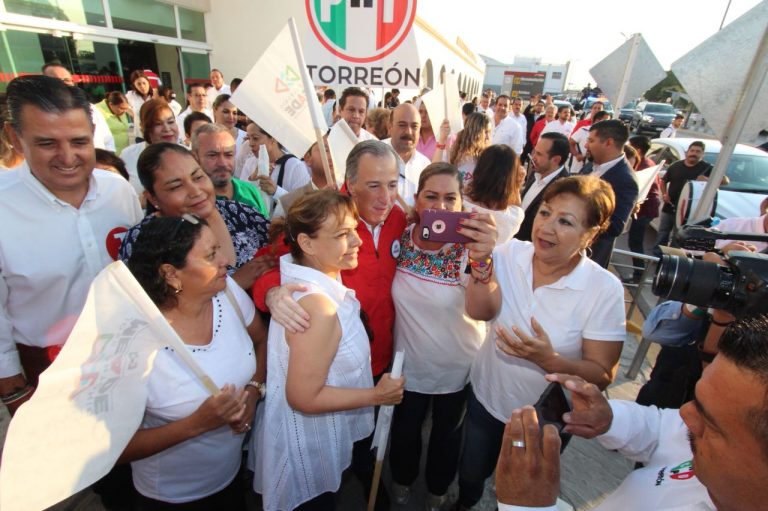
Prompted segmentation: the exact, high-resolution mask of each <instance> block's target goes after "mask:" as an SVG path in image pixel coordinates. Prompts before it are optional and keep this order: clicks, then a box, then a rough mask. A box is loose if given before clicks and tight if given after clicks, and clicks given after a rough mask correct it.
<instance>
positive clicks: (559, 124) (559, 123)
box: [541, 105, 574, 137]
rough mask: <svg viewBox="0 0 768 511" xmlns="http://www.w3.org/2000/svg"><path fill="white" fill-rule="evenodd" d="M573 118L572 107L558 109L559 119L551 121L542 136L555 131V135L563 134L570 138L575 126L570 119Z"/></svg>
mask: <svg viewBox="0 0 768 511" xmlns="http://www.w3.org/2000/svg"><path fill="white" fill-rule="evenodd" d="M570 117H571V107H569V106H568V105H563V106H560V107H558V108H557V118H556V119H555V120H554V121H550V122H548V123H547V125H546V126H544V130H542V132H541V133H542V134H544V133H549V132H551V131H554V132H555V133H562V134H563V135H565V136H566V137H570V136H571V133H572V132H573V126H574V124H573V123H572V122H571V121H569V120H568V119H569V118H570Z"/></svg>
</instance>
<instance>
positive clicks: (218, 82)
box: [208, 68, 232, 108]
mask: <svg viewBox="0 0 768 511" xmlns="http://www.w3.org/2000/svg"><path fill="white" fill-rule="evenodd" d="M210 78H211V85H212V86H213V87H210V88H209V89H208V108H213V102H214V101H216V98H218V97H219V95H221V94H229V95H230V96H231V95H232V89H230V88H229V85H226V84H225V83H224V75H223V74H222V72H221V71H219V70H218V69H215V68H214V69H211V74H210Z"/></svg>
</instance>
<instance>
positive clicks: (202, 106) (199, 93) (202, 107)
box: [176, 83, 213, 126]
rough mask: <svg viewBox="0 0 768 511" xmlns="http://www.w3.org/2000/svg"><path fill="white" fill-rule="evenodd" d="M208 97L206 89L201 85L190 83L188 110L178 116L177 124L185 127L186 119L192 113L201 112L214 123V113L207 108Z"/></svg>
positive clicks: (188, 86)
mask: <svg viewBox="0 0 768 511" xmlns="http://www.w3.org/2000/svg"><path fill="white" fill-rule="evenodd" d="M207 100H208V95H207V94H206V93H205V87H203V85H202V84H199V83H190V84H189V85H187V108H185V109H184V111H182V112H181V113H180V114H179V115H177V116H176V124H177V125H178V126H184V119H186V118H187V116H188V115H189V114H191V113H192V112H200V113H203V114H205V115H207V116H208V118H209V119H211V121H213V111H212V110H211V109H209V108H207Z"/></svg>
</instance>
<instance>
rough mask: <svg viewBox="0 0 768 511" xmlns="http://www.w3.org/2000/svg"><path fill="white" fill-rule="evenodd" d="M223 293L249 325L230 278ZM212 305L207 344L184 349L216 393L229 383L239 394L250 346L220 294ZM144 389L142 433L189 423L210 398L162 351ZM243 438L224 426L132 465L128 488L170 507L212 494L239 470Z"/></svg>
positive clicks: (243, 300) (248, 306)
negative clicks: (166, 503) (184, 420)
mask: <svg viewBox="0 0 768 511" xmlns="http://www.w3.org/2000/svg"><path fill="white" fill-rule="evenodd" d="M227 288H228V289H229V290H230V292H231V293H232V294H233V295H234V297H235V300H236V301H237V304H238V306H239V307H240V311H241V312H242V314H243V318H244V319H245V322H246V323H247V324H250V323H251V322H252V321H253V318H254V316H255V313H256V309H255V308H254V306H253V302H252V301H251V299H250V298H249V297H248V295H247V294H246V293H245V291H243V290H242V289H241V288H240V286H238V285H237V283H236V282H235V281H234V280H232V279H231V278H230V277H227ZM211 300H212V302H213V338H212V339H211V342H210V343H209V344H207V345H205V346H193V345H187V346H186V347H187V350H188V351H189V352H190V354H191V355H192V358H194V359H195V361H196V362H197V363H198V364H200V367H202V368H203V370H204V371H205V372H206V374H208V376H210V377H211V379H212V380H213V382H214V383H215V384H216V386H217V387H219V388H221V387H223V386H224V385H225V384H227V383H231V384H234V385H236V386H237V390H238V391H239V390H242V389H243V387H244V386H245V384H246V383H248V382H249V381H250V380H251V378H253V374H254V373H255V372H256V355H255V353H254V347H253V342H252V341H251V338H250V336H249V335H248V332H247V331H246V329H245V325H243V323H242V321H240V317H239V316H238V313H237V311H236V310H235V308H234V307H233V305H232V303H231V302H230V300H229V298H228V297H227V295H226V294H225V293H224V292H223V291H222V292H221V293H219V294H217V295H216V296H214V297H213V298H212V299H211ZM147 389H148V396H147V408H146V410H145V412H144V420H143V422H142V425H141V428H142V429H145V428H154V427H159V426H163V425H166V424H169V423H171V422H174V421H177V420H180V419H183V418H185V417H188V416H190V415H191V414H192V413H193V412H194V411H195V410H197V409H198V408H199V407H200V405H201V404H202V403H203V401H205V400H206V399H208V397H210V394H209V392H208V390H207V389H206V388H205V387H204V386H203V385H202V384H201V383H200V381H199V380H198V379H197V377H196V376H195V375H194V373H192V371H191V370H190V369H189V368H188V367H187V366H186V365H185V364H184V363H183V362H181V360H180V359H179V358H178V356H177V355H176V354H175V352H174V350H173V349H172V348H170V347H167V346H166V347H164V348H163V349H160V350H158V352H157V356H156V357H155V361H154V364H153V366H152V371H151V372H150V374H149V379H148V381H147ZM243 437H244V434H240V435H236V434H234V433H233V432H232V429H231V428H230V427H229V426H228V425H225V426H222V427H220V428H217V429H214V430H211V431H208V432H206V433H203V434H202V435H198V436H196V437H194V438H191V439H189V440H187V441H185V442H182V443H180V444H177V445H175V446H173V447H170V448H168V449H165V450H164V451H161V452H159V453H157V454H155V455H153V456H149V457H148V458H144V459H142V460H138V461H134V462H132V463H131V468H132V472H133V484H134V485H135V486H136V489H137V490H138V491H139V493H141V494H142V495H145V496H147V497H149V498H152V499H156V500H162V501H164V502H172V503H180V502H190V501H193V500H197V499H201V498H203V497H206V496H208V495H211V494H213V493H216V492H217V491H220V490H222V489H223V488H225V487H226V486H227V485H228V484H229V483H230V482H232V479H233V478H234V477H235V476H236V475H237V473H238V471H239V469H240V461H241V456H242V445H243Z"/></svg>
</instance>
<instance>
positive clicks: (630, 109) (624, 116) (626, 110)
mask: <svg viewBox="0 0 768 511" xmlns="http://www.w3.org/2000/svg"><path fill="white" fill-rule="evenodd" d="M635 106H637V101H630V102H629V103H627V104H626V105H624V106H623V107H621V108H620V109H619V120H620V121H621V122H623V123H624V124H629V123H630V122H631V121H632V115H633V114H634V113H635Z"/></svg>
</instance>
